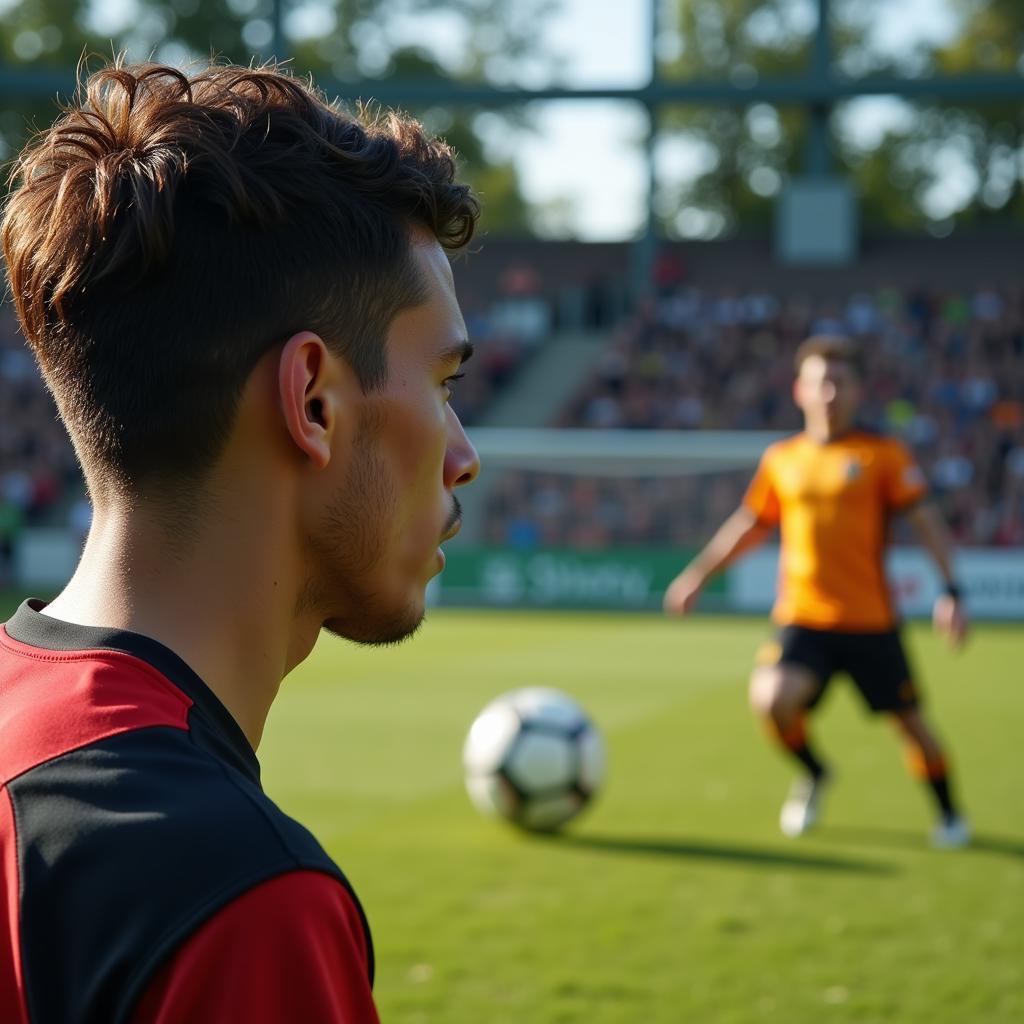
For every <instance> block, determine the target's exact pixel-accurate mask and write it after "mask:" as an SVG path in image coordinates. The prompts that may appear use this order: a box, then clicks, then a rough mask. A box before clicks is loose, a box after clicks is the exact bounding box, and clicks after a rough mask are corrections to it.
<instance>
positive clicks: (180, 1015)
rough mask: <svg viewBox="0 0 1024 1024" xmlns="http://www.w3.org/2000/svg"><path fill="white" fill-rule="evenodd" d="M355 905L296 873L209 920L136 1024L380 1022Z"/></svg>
mask: <svg viewBox="0 0 1024 1024" xmlns="http://www.w3.org/2000/svg"><path fill="white" fill-rule="evenodd" d="M367 957H368V952H367V948H366V941H365V936H364V932H363V929H362V919H361V917H360V914H359V911H358V910H357V909H356V905H355V902H354V901H353V899H352V897H351V896H350V895H349V894H348V892H347V891H346V890H345V888H344V887H343V886H342V885H341V883H340V882H338V881H337V880H336V879H334V878H331V877H329V876H328V875H324V874H322V873H320V872H317V871H292V872H289V873H287V874H284V875H279V876H277V877H276V878H272V879H270V880H268V881H266V882H263V883H261V884H259V885H257V886H255V887H253V888H252V889H250V890H248V891H247V892H245V893H243V894H242V895H241V896H239V897H237V898H236V899H234V900H232V901H231V902H230V903H229V904H227V905H226V906H225V907H223V908H222V909H221V910H220V911H218V912H217V913H216V914H214V916H213V917H211V918H209V919H208V920H207V921H206V922H204V923H203V924H202V925H201V926H200V927H199V928H198V929H197V930H196V931H195V932H194V933H193V934H192V935H191V936H190V937H189V938H188V939H186V940H185V941H184V942H183V943H182V945H181V946H180V947H179V948H178V949H177V950H176V951H175V952H174V954H173V955H172V956H171V957H170V959H169V960H168V961H167V962H166V963H165V964H164V965H163V966H162V967H160V968H158V970H157V971H156V973H155V974H154V976H153V978H152V979H151V980H150V982H149V984H148V987H147V989H146V991H145V992H144V993H143V995H142V997H141V998H140V1000H139V1001H138V1003H137V1004H136V1007H135V1010H134V1013H133V1014H132V1017H131V1021H132V1024H223V1022H225V1021H245V1022H246V1024H281V1022H282V1021H302V1022H303V1024H379V1020H378V1017H377V1011H376V1010H375V1009H374V1005H373V996H372V994H371V992H370V983H369V978H368V971H367Z"/></svg>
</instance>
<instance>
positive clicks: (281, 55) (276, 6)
mask: <svg viewBox="0 0 1024 1024" xmlns="http://www.w3.org/2000/svg"><path fill="white" fill-rule="evenodd" d="M284 4H285V0H272V3H271V8H270V26H271V29H272V30H273V33H274V34H273V36H271V39H270V54H271V56H272V57H273V58H274V60H276V61H278V62H279V63H280V62H281V61H283V60H287V59H288V43H287V40H286V39H285V35H284Z"/></svg>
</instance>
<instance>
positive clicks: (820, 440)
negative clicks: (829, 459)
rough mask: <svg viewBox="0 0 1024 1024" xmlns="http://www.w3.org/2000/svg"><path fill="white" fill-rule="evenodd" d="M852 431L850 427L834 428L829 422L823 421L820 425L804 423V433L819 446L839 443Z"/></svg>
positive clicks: (810, 422)
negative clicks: (838, 441) (834, 442)
mask: <svg viewBox="0 0 1024 1024" xmlns="http://www.w3.org/2000/svg"><path fill="white" fill-rule="evenodd" d="M852 429H853V428H852V427H851V426H849V425H847V426H845V427H842V428H839V427H833V426H832V425H831V424H830V423H829V422H828V421H827V420H823V421H822V422H820V423H819V422H817V421H811V420H805V421H804V433H805V434H806V435H807V436H808V437H809V438H810V439H811V440H812V441H814V442H815V443H817V444H828V443H829V442H830V441H837V440H839V438H841V437H843V436H844V435H846V434H848V433H849V432H850V431H851V430H852Z"/></svg>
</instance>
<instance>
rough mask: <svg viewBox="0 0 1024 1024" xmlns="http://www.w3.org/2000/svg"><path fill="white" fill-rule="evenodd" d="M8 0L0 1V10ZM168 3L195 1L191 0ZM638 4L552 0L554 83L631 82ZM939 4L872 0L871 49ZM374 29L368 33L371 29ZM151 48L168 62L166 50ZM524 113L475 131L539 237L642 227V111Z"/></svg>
mask: <svg viewBox="0 0 1024 1024" xmlns="http://www.w3.org/2000/svg"><path fill="white" fill-rule="evenodd" d="M17 2H18V0H0V10H3V9H4V8H6V7H10V6H13V4H14V3H17ZM176 2H177V3H179V4H195V3H198V2H199V0H176ZM226 2H227V3H228V6H229V7H230V8H231V9H232V10H233V11H235V12H236V13H237V14H240V15H243V16H245V15H249V14H251V15H252V19H251V20H250V22H249V23H248V24H247V26H246V29H247V31H249V30H252V33H253V34H254V33H255V31H256V29H259V31H261V32H264V33H268V32H269V22H267V21H266V20H265V18H264V17H263V16H262V15H261V14H260V13H259V11H260V10H261V9H262V8H263V6H265V5H264V4H263V3H262V0H226ZM648 2H649V0H556V4H555V6H556V13H555V14H554V15H553V16H552V17H550V18H549V20H547V21H545V22H544V23H543V33H544V35H543V39H542V41H541V44H542V48H543V49H544V50H547V51H549V52H552V53H555V54H557V55H558V68H559V72H560V76H561V79H562V81H563V82H564V84H566V85H570V86H571V85H575V86H591V87H594V86H613V87H615V86H618V87H621V86H626V87H629V86H638V85H642V84H643V83H644V82H645V81H646V79H647V76H648V69H649V65H650V41H649V38H648V31H649V30H648V27H647V19H648V17H649V14H648ZM793 2H794V3H795V4H796V5H798V8H799V7H802V10H803V13H802V20H803V21H804V22H805V23H806V25H807V26H808V27H811V26H813V24H814V20H815V18H816V13H815V12H816V6H817V3H816V0H793ZM859 2H861V0H832V4H833V10H835V9H837V8H839V7H840V5H842V4H857V3H859ZM949 3H950V0H883V2H882V3H880V4H879V6H878V7H877V8H876V10H877V11H878V12H879V13H878V16H877V17H875V18H874V20H873V23H872V24H873V28H874V33H875V43H876V45H880V46H881V47H883V48H887V49H889V50H891V51H893V52H895V53H898V52H899V51H900V50H903V49H905V48H906V47H907V45H908V44H909V43H910V42H912V41H913V40H915V39H929V40H931V41H935V42H941V41H944V40H946V39H948V38H949V37H950V36H951V35H952V34H953V33H954V32H955V31H956V20H955V18H954V17H953V16H952V14H951V11H950V7H949ZM286 4H287V6H288V8H289V9H290V10H289V13H288V15H287V17H286V23H287V21H288V18H290V19H292V21H293V22H294V28H295V29H296V30H297V32H298V34H299V35H304V34H307V33H308V34H316V35H320V34H329V33H330V31H331V29H332V27H333V24H334V22H333V16H332V15H329V14H328V13H327V12H328V11H329V6H328V5H325V4H323V3H319V2H318V0H286ZM399 6H400V5H399ZM425 6H426V10H427V11H428V12H429V13H428V14H426V16H425V17H424V16H422V15H420V16H416V17H414V18H409V19H408V20H407V22H406V25H405V30H404V33H405V36H406V37H407V38H403V39H401V42H403V43H410V42H427V44H428V45H429V46H430V48H431V49H433V50H435V52H437V53H438V55H439V56H441V57H442V59H443V55H444V51H445V50H446V49H448V50H449V51H451V52H454V51H455V50H457V49H458V48H459V47H460V46H461V45H462V44H464V42H465V22H463V21H461V20H460V19H459V18H458V16H456V15H454V13H453V12H452V11H451V9H450V8H448V9H446V5H445V3H444V2H443V0H437V2H436V3H430V4H427V5H425ZM90 7H91V20H92V21H93V22H94V23H95V27H96V28H98V29H100V31H115V30H117V29H119V28H120V27H123V25H124V24H130V23H132V19H133V18H137V17H138V8H137V7H136V0H91V4H90ZM419 9H420V10H421V11H422V10H423V8H419ZM300 23H301V24H300ZM289 27H292V26H289ZM159 31H160V26H156V32H155V33H154V34H153V35H151V36H150V38H158V36H159ZM399 32H400V33H401V32H402V30H401V29H399ZM243 34H244V33H243ZM380 34H381V33H380V32H379V31H378V32H377V35H378V36H379V35H380ZM247 41H248V40H247ZM265 42H266V40H262V41H261V40H257V39H255V36H254V38H253V40H252V42H251V45H253V47H254V48H256V49H258V48H259V46H260V45H262V43H265ZM381 42H382V39H377V38H376V37H375V36H374V35H373V34H372V33H371V34H369V35H367V37H366V40H365V50H366V52H367V54H369V53H370V52H371V51H372V48H373V46H374V45H375V43H376V45H378V46H379V45H380V43H381ZM386 49H387V47H386V46H385V47H384V49H383V50H382V59H385V56H386ZM160 56H161V57H162V58H163V59H173V58H174V55H173V54H170V53H167V54H164V53H161V54H160ZM907 116H908V115H907V111H906V108H905V107H903V106H901V105H900V103H899V102H898V101H895V100H893V99H889V98H872V99H862V100H857V101H854V102H852V103H850V104H847V105H846V107H845V108H844V113H843V115H842V117H843V125H844V130H846V131H850V132H853V133H855V134H856V135H857V136H859V137H860V138H861V139H863V140H866V141H869V140H871V139H872V138H873V137H874V138H877V137H879V136H880V134H881V132H882V131H883V130H884V129H885V127H886V126H887V125H892V124H896V123H899V121H900V120H901V119H905V118H906V117H907ZM530 117H531V122H532V130H531V131H529V132H524V133H518V132H510V131H509V129H508V126H507V124H506V122H505V121H504V120H500V119H491V120H492V125H491V128H492V130H491V132H490V133H489V134H487V133H485V135H486V137H487V138H488V141H489V143H490V144H491V145H492V147H493V148H494V150H495V151H496V152H498V153H500V154H503V155H507V156H508V157H510V158H512V159H513V160H514V161H515V163H516V166H517V169H518V172H519V176H520V180H521V183H522V188H523V191H524V193H525V195H526V197H527V198H528V199H529V200H530V202H531V203H532V204H533V205H534V206H536V207H538V208H539V209H541V210H542V211H543V212H542V214H541V216H540V223H539V224H538V227H539V229H540V231H541V233H545V234H551V235H559V234H561V235H564V234H572V235H575V236H577V237H580V238H583V239H587V240H594V241H597V240H617V239H622V238H628V237H630V236H632V235H634V234H636V233H637V232H638V231H639V230H640V228H641V226H642V223H643V219H644V211H645V206H646V192H647V169H646V165H645V162H644V158H643V156H642V150H641V146H640V144H639V143H640V142H641V140H642V139H643V138H644V137H645V132H646V115H645V114H644V113H643V111H641V110H640V109H638V108H637V107H635V106H634V105H632V104H629V103H614V102H608V101H576V102H572V103H543V104H533V105H532V106H531V108H530ZM484 121H485V122H486V119H484ZM703 159H705V154H704V152H702V151H701V149H700V148H699V147H697V146H695V145H693V144H687V143H685V142H680V141H674V142H671V143H665V144H663V145H661V146H660V148H659V150H658V153H657V161H656V163H657V169H658V173H659V175H660V176H661V177H663V178H665V179H678V178H684V177H686V176H687V175H690V174H693V173H694V172H695V171H696V170H697V169H698V168H699V167H700V165H701V161H702V160H703ZM950 161H951V162H950V165H949V168H948V173H946V174H944V176H943V179H944V180H943V184H942V187H941V190H940V193H939V194H937V195H936V196H935V197H934V198H935V209H936V211H937V215H938V216H941V215H942V209H943V204H945V205H946V206H947V207H949V208H950V210H952V209H955V207H956V205H957V203H958V201H959V199H960V196H961V195H962V194H963V190H964V188H965V187H968V186H967V185H965V180H964V177H963V168H958V167H957V166H956V159H955V154H953V155H952V156H950ZM764 170H765V172H766V176H764V185H765V188H766V189H769V190H774V189H777V188H778V187H779V184H780V183H779V181H778V180H774V181H772V180H768V177H767V176H768V175H774V172H772V171H770V169H767V168H766V169H764ZM774 177H775V178H776V179H777V178H778V176H777V175H774ZM968 185H969V183H968ZM958 190H959V191H958ZM766 194H767V193H766ZM691 220H693V218H691ZM686 227H687V229H686V230H685V231H684V232H683V233H684V234H685V233H689V234H699V233H700V231H701V230H704V228H707V227H708V225H706V224H705V225H704V227H703V228H702V226H701V224H700V223H696V222H694V223H691V224H690V225H688V226H686ZM711 228H712V229H713V225H712V226H711ZM690 229H692V230H690Z"/></svg>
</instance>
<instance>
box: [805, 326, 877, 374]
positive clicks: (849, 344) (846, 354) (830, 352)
mask: <svg viewBox="0 0 1024 1024" xmlns="http://www.w3.org/2000/svg"><path fill="white" fill-rule="evenodd" d="M811 356H821V358H822V359H829V360H835V361H836V362H840V363H846V365H847V366H849V367H850V368H851V369H852V370H853V372H854V373H856V374H857V376H858V377H861V378H863V376H864V355H863V353H862V352H861V349H860V346H859V345H857V343H856V342H854V341H852V340H851V339H850V338H847V337H844V336H843V335H841V334H815V335H812V336H811V337H810V338H808V339H807V340H806V341H804V342H801V344H800V346H799V348H797V350H796V355H795V356H794V358H793V369H794V370H795V371H796V373H797V376H799V375H800V369H801V367H802V366H803V365H804V363H805V362H806V361H807V360H808V359H809V358H810V357H811Z"/></svg>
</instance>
